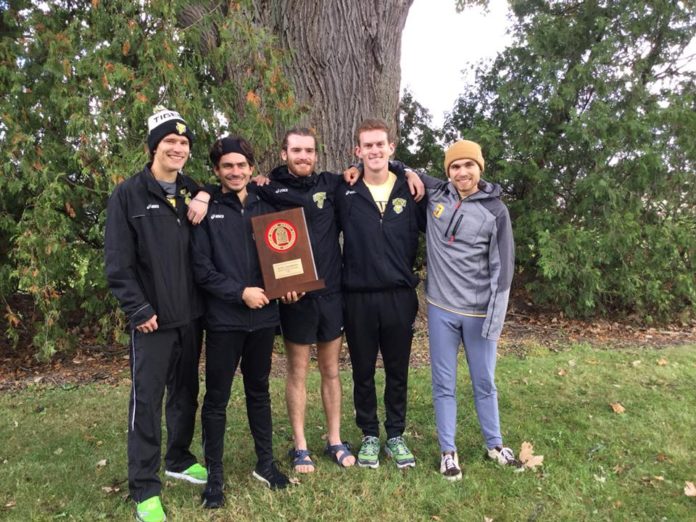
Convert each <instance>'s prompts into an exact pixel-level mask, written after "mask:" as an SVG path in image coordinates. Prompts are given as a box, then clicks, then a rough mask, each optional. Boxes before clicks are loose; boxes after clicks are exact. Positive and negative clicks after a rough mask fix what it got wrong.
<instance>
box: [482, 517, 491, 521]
mask: <svg viewBox="0 0 696 522" xmlns="http://www.w3.org/2000/svg"><path fill="white" fill-rule="evenodd" d="M483 522H493V519H492V518H491V517H483Z"/></svg>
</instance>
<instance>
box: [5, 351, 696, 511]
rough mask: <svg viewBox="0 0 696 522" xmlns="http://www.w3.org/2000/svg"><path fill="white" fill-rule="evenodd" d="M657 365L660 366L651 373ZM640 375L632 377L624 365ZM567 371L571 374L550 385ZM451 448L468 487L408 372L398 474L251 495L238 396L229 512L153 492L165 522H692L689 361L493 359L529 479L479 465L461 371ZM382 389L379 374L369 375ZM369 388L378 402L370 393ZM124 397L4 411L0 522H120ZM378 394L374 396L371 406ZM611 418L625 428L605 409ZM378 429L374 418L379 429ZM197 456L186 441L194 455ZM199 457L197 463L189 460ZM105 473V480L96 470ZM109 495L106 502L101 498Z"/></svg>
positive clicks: (76, 393) (629, 355)
mask: <svg viewBox="0 0 696 522" xmlns="http://www.w3.org/2000/svg"><path fill="white" fill-rule="evenodd" d="M661 358H665V359H666V360H667V361H668V364H666V365H664V366H661V365H658V364H657V361H658V359H661ZM638 360H640V361H641V362H640V363H636V362H635V361H638ZM561 369H564V370H565V371H566V372H567V374H566V375H564V376H561V375H559V370H561ZM460 370H461V372H460V381H459V382H460V386H459V389H458V394H459V398H460V400H459V405H460V409H459V424H458V434H457V444H458V447H459V454H460V460H461V462H462V463H463V464H464V479H463V480H462V481H461V482H458V483H449V482H446V481H445V480H443V479H442V478H441V477H440V476H439V474H438V465H439V457H438V448H437V440H436V434H435V427H434V414H433V409H432V404H431V399H430V373H429V369H428V368H421V369H418V370H412V373H411V378H410V388H409V412H408V431H407V433H406V436H407V440H408V442H409V445H410V447H411V449H412V450H413V452H414V453H415V454H416V458H417V459H418V466H417V467H416V468H415V469H413V470H408V471H406V472H401V471H398V470H397V469H396V467H395V466H394V465H393V464H392V463H391V462H389V461H387V460H385V459H382V465H381V466H380V468H379V469H377V470H365V469H359V468H357V467H356V468H353V469H350V470H341V469H339V468H338V466H336V465H335V464H333V463H331V462H330V461H329V460H328V459H327V458H326V457H323V456H317V458H316V462H317V464H318V469H317V472H316V473H315V474H314V475H313V476H302V477H301V479H300V480H301V484H299V485H297V486H294V487H292V488H291V489H290V490H288V491H279V492H271V491H269V490H267V489H265V488H263V487H262V486H261V485H260V484H258V483H257V482H256V481H254V480H253V479H252V478H251V476H250V473H251V470H252V468H253V465H254V455H253V445H252V441H251V437H250V435H249V433H248V428H247V421H246V413H245V408H244V400H243V393H242V391H241V382H237V381H235V387H234V391H233V397H232V401H231V403H230V406H229V417H228V426H229V429H228V435H227V439H226V455H225V467H226V477H227V505H226V506H225V507H224V508H223V509H221V510H218V511H215V512H210V511H205V510H203V509H201V508H200V507H199V493H200V487H198V486H193V485H189V484H181V483H178V482H177V483H174V482H172V481H169V480H166V481H164V484H165V486H164V491H163V501H164V505H165V509H166V511H167V513H168V516H169V520H186V521H188V520H220V521H221V520H233V519H234V520H316V519H321V520H342V521H349V520H374V519H379V520H474V521H483V520H484V517H489V518H492V519H494V520H495V521H504V520H510V521H517V520H563V521H565V520H568V521H576V520H631V521H633V520H674V521H683V520H694V519H695V518H696V499H693V498H689V497H686V496H685V495H684V494H683V491H682V489H683V487H684V481H685V480H690V481H694V480H695V479H696V468H694V462H695V459H694V455H695V454H696V438H695V437H694V434H695V433H696V415H695V414H694V412H696V393H695V392H694V382H696V347H694V346H684V347H675V348H669V349H665V350H660V351H655V350H648V349H635V350H602V349H597V348H592V347H589V346H585V345H576V346H572V347H569V348H568V349H567V350H564V351H562V352H560V353H558V352H556V353H552V352H548V351H544V350H535V351H533V352H530V353H527V355H526V356H524V357H520V356H512V355H509V356H505V357H501V358H500V359H499V365H498V372H497V381H498V390H499V397H500V409H501V418H502V426H503V434H504V437H505V441H506V443H507V444H508V445H510V446H512V447H513V448H514V449H515V450H516V451H517V450H518V449H519V447H520V444H521V443H522V441H524V440H527V441H530V442H531V443H533V444H534V448H535V453H537V454H541V455H544V457H545V461H544V466H543V468H541V470H538V471H526V472H524V473H515V472H513V470H511V469H503V468H499V467H497V466H495V465H493V464H492V463H491V462H488V461H486V460H484V459H483V444H482V439H481V435H480V432H479V426H478V422H477V420H476V417H475V414H474V409H473V403H472V397H471V389H470V386H469V380H468V376H467V374H466V368H465V366H464V365H461V366H460ZM379 375H380V379H381V377H382V372H381V371H380V372H379ZM343 377H344V390H345V394H344V397H345V399H344V405H346V411H344V430H343V434H344V438H347V439H348V440H350V441H351V442H352V443H353V444H354V445H357V444H358V442H359V439H360V436H359V432H358V430H357V429H356V428H355V425H354V423H353V420H352V415H351V413H352V408H350V409H349V408H348V407H347V406H348V405H350V404H351V400H350V389H351V387H350V376H349V375H348V374H344V376H343ZM381 382H382V381H381V380H380V390H381ZM128 391H129V386H128V381H127V376H124V379H123V381H122V383H121V384H120V385H118V386H105V385H89V386H81V387H68V388H56V387H49V386H45V385H41V384H39V385H35V386H32V387H30V388H28V389H26V390H23V391H19V392H15V393H5V394H3V396H2V397H0V441H2V444H1V445H0V519H6V520H17V521H19V520H21V521H28V520H40V521H44V520H131V519H132V518H133V504H132V503H131V502H129V501H127V500H126V499H125V496H126V493H127V483H126V460H125V457H126V451H125V445H126V416H127V415H126V408H127V398H128ZM282 393H283V382H282V380H280V379H274V380H273V381H272V399H273V410H274V421H275V425H274V432H275V449H276V455H277V457H279V458H281V459H282V462H283V467H284V468H285V469H286V470H287V469H288V466H287V461H286V459H285V458H284V454H285V452H286V451H287V449H288V448H289V447H290V429H289V425H288V421H287V418H286V415H285V411H284V400H283V395H282ZM380 394H381V391H380ZM612 402H620V403H621V404H622V405H623V406H624V407H625V408H626V412H625V413H624V414H620V415H619V414H616V413H614V412H613V411H612V410H611V408H610V406H609V404H610V403H612ZM309 403H310V405H311V406H310V408H309V412H308V414H309V416H308V422H307V433H308V438H309V443H310V447H311V449H312V450H313V451H315V453H320V451H319V450H320V449H321V447H323V444H324V442H323V441H322V440H321V435H322V434H323V432H324V428H323V415H322V413H321V408H320V406H319V404H320V401H319V395H318V376H317V375H316V372H313V375H312V378H311V381H310V397H309ZM382 418H383V417H382ZM198 440H200V439H199V436H198V434H197V439H196V441H198ZM195 449H196V453H198V454H199V455H200V451H199V448H198V444H196V448H195ZM102 459H106V465H105V466H98V462H99V461H101V460H102ZM109 486H117V487H119V488H120V490H119V491H117V492H107V491H105V490H104V489H103V488H104V487H109Z"/></svg>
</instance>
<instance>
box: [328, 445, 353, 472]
mask: <svg viewBox="0 0 696 522" xmlns="http://www.w3.org/2000/svg"><path fill="white" fill-rule="evenodd" d="M341 452H343V454H342V455H341V456H340V457H339V456H338V454H339V453H341ZM324 454H325V455H327V456H328V457H329V458H330V459H331V460H333V461H334V462H335V463H336V464H338V465H339V466H340V467H342V468H349V467H351V466H346V465H345V464H343V461H344V460H346V458H347V457H353V456H354V455H353V454H352V453H351V452H350V444H348V443H347V442H342V443H340V444H334V445H330V444H328V443H327V444H326V448H324Z"/></svg>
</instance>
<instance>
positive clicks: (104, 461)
mask: <svg viewBox="0 0 696 522" xmlns="http://www.w3.org/2000/svg"><path fill="white" fill-rule="evenodd" d="M104 466H106V459H101V460H100V461H99V462H97V467H98V468H103V467H104Z"/></svg>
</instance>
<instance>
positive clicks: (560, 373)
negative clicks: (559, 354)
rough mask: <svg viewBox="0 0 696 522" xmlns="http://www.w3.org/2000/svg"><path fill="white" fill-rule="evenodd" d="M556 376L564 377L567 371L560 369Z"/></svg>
mask: <svg viewBox="0 0 696 522" xmlns="http://www.w3.org/2000/svg"><path fill="white" fill-rule="evenodd" d="M558 375H559V376H561V377H565V376H566V375H568V371H567V370H564V369H563V368H561V369H560V370H558Z"/></svg>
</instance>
